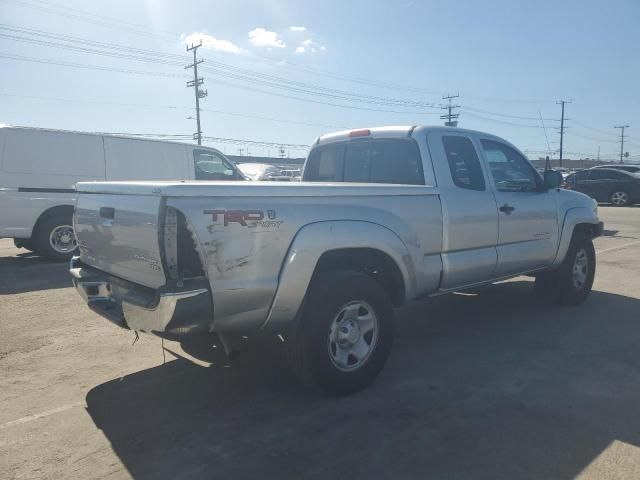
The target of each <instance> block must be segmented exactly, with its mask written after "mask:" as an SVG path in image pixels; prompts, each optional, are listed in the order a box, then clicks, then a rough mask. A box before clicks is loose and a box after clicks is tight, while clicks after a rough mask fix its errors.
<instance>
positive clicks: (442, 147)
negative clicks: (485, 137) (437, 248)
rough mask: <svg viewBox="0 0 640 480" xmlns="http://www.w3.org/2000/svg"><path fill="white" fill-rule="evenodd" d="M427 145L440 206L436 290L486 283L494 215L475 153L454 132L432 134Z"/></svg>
mask: <svg viewBox="0 0 640 480" xmlns="http://www.w3.org/2000/svg"><path fill="white" fill-rule="evenodd" d="M427 141H428V145H429V151H430V153H431V155H432V158H433V168H434V173H435V175H436V179H437V181H438V190H439V191H440V197H441V203H442V221H443V238H442V279H441V282H440V288H441V289H443V290H452V289H456V288H459V287H462V286H466V285H472V284H474V283H479V282H483V281H486V280H490V279H492V278H493V277H494V271H495V268H496V262H497V258H498V257H497V251H496V243H497V240H498V210H497V207H496V202H495V198H494V196H493V193H492V191H491V189H490V188H489V186H488V185H489V182H488V177H487V174H486V171H485V169H484V168H483V166H482V163H481V161H480V158H479V155H478V152H477V150H476V147H475V145H474V143H473V141H472V140H471V139H470V138H469V137H468V136H467V135H464V134H458V133H454V132H446V133H442V132H431V133H429V134H428V136H427Z"/></svg>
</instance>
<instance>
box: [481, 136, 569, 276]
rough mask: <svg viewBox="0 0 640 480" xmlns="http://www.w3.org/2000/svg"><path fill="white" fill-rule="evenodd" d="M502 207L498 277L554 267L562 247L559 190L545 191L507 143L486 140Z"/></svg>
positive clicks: (486, 152)
mask: <svg viewBox="0 0 640 480" xmlns="http://www.w3.org/2000/svg"><path fill="white" fill-rule="evenodd" d="M480 144H481V146H482V150H483V156H484V162H485V165H486V166H487V167H488V170H489V172H490V175H491V187H492V189H493V194H494V195H495V199H496V204H497V207H498V246H497V251H498V263H497V267H496V277H502V276H508V275H513V274H518V273H524V272H527V271H531V270H534V269H537V268H542V267H546V266H548V265H550V264H551V263H552V262H553V260H554V259H555V256H556V252H557V248H558V214H557V208H556V199H555V194H556V190H555V189H552V190H547V189H545V188H543V182H542V178H541V177H540V175H538V173H537V172H536V171H535V169H534V168H533V166H532V165H531V164H530V163H529V161H528V160H527V159H526V158H525V157H524V156H522V155H521V154H520V153H518V152H517V151H516V150H515V149H514V148H512V147H510V146H508V145H506V144H505V143H502V142H499V141H496V140H489V139H482V140H481V141H480Z"/></svg>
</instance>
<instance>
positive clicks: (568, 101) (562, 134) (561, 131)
mask: <svg viewBox="0 0 640 480" xmlns="http://www.w3.org/2000/svg"><path fill="white" fill-rule="evenodd" d="M565 103H571V100H560V101H559V102H556V104H558V105H562V116H561V117H560V166H561V167H562V147H563V140H564V120H565V118H564V104H565ZM567 120H569V119H568V118H567Z"/></svg>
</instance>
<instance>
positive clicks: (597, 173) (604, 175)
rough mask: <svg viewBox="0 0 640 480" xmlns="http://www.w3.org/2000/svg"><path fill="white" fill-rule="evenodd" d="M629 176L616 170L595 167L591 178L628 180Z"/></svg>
mask: <svg viewBox="0 0 640 480" xmlns="http://www.w3.org/2000/svg"><path fill="white" fill-rule="evenodd" d="M628 179H629V176H628V175H627V174H625V173H622V172H616V171H615V170H605V169H604V168H602V169H594V170H591V174H590V175H589V180H628Z"/></svg>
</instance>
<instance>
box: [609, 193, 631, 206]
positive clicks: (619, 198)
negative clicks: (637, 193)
mask: <svg viewBox="0 0 640 480" xmlns="http://www.w3.org/2000/svg"><path fill="white" fill-rule="evenodd" d="M609 201H610V202H611V203H612V204H613V206H614V207H626V206H627V205H629V194H628V193H627V192H625V191H624V190H616V191H615V192H612V193H611V195H609Z"/></svg>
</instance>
